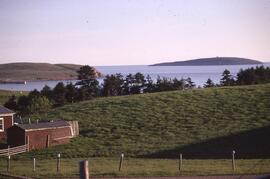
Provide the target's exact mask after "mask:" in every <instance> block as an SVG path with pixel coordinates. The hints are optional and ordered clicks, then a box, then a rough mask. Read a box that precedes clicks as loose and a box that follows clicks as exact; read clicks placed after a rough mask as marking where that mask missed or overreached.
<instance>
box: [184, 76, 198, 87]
mask: <svg viewBox="0 0 270 179" xmlns="http://www.w3.org/2000/svg"><path fill="white" fill-rule="evenodd" d="M185 81H186V88H188V89H192V88H194V87H195V86H196V85H195V83H194V82H193V81H192V80H191V78H190V77H188V78H187V79H186V80H185Z"/></svg>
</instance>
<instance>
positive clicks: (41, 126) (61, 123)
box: [17, 120, 69, 130]
mask: <svg viewBox="0 0 270 179" xmlns="http://www.w3.org/2000/svg"><path fill="white" fill-rule="evenodd" d="M17 126H18V127H20V128H22V129H24V130H35V129H47V128H58V127H68V126H69V124H68V123H67V122H66V121H63V120H59V121H53V122H40V123H32V124H19V125H17Z"/></svg>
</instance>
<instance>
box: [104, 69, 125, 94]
mask: <svg viewBox="0 0 270 179" xmlns="http://www.w3.org/2000/svg"><path fill="white" fill-rule="evenodd" d="M123 84H124V79H123V76H122V75H121V74H120V73H117V74H115V75H106V77H105V78H104V82H103V90H102V91H103V95H104V96H120V95H122V94H123Z"/></svg>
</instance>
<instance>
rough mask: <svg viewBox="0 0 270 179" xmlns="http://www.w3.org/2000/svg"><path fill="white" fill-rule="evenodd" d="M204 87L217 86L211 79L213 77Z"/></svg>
mask: <svg viewBox="0 0 270 179" xmlns="http://www.w3.org/2000/svg"><path fill="white" fill-rule="evenodd" d="M203 87H204V88H211V87H215V83H214V82H213V81H212V80H211V78H208V79H207V81H206V82H205V84H204V85H203Z"/></svg>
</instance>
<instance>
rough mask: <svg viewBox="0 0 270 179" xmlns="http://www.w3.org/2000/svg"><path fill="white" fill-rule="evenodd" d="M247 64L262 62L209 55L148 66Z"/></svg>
mask: <svg viewBox="0 0 270 179" xmlns="http://www.w3.org/2000/svg"><path fill="white" fill-rule="evenodd" d="M247 64H254V65H256V64H262V62H260V61H258V60H252V59H247V58H239V57H211V58H198V59H192V60H185V61H175V62H164V63H157V64H153V65H150V66H207V65H247Z"/></svg>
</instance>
